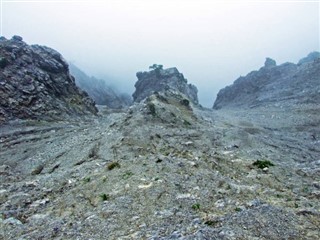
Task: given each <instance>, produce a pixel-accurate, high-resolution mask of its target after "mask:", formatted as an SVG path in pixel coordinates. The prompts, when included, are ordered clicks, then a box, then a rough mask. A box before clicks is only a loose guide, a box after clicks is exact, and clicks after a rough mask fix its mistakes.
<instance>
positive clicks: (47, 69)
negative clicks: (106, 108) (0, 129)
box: [0, 36, 97, 122]
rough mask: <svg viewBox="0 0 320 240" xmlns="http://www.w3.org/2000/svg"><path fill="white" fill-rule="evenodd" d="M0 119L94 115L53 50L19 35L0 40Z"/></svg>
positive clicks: (91, 104) (90, 102) (86, 99)
mask: <svg viewBox="0 0 320 240" xmlns="http://www.w3.org/2000/svg"><path fill="white" fill-rule="evenodd" d="M0 69H1V71H0V122H5V121H8V120H12V119H17V118H18V119H47V120H49V119H56V118H63V117H65V116H78V115H84V114H96V113H97V109H96V107H95V103H94V101H93V100H92V99H91V98H90V97H89V96H88V94H87V93H85V92H83V91H81V90H80V89H79V88H78V87H77V86H76V85H75V81H74V78H73V77H72V76H71V75H70V73H69V69H68V64H67V63H66V61H65V60H64V59H63V57H62V56H61V55H60V54H59V53H58V52H57V51H55V50H53V49H51V48H48V47H45V46H39V45H31V46H29V45H27V44H26V43H25V42H23V41H22V38H21V37H19V36H14V37H13V38H12V39H11V40H7V39H5V38H1V39H0Z"/></svg>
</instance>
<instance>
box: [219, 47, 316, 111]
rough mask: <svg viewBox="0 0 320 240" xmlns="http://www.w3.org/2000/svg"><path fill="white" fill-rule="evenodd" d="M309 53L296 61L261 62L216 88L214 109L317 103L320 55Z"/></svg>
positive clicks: (270, 60)
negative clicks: (257, 66)
mask: <svg viewBox="0 0 320 240" xmlns="http://www.w3.org/2000/svg"><path fill="white" fill-rule="evenodd" d="M315 56H316V54H314V53H313V54H312V55H310V54H309V56H308V57H307V58H303V59H302V60H300V62H299V63H298V64H293V63H284V64H282V65H279V66H277V65H276V63H275V61H274V60H272V59H270V58H267V60H266V62H265V66H264V67H262V68H260V70H259V71H253V72H251V73H249V74H248V75H247V76H245V77H240V78H238V79H237V80H236V81H235V82H234V83H233V84H232V85H231V86H227V87H226V88H224V89H222V90H220V91H219V93H218V95H217V99H216V101H215V103H214V106H213V108H214V109H220V108H236V107H257V106H271V105H273V106H277V105H293V104H304V103H315V104H319V103H320V58H318V57H315Z"/></svg>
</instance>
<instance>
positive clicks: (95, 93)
mask: <svg viewBox="0 0 320 240" xmlns="http://www.w3.org/2000/svg"><path fill="white" fill-rule="evenodd" d="M70 72H71V74H72V75H73V76H74V78H75V81H76V85H77V86H79V87H80V88H81V89H83V90H84V91H86V92H87V93H88V94H89V96H90V97H91V98H92V99H93V100H94V101H95V102H96V104H98V105H106V106H108V107H109V108H113V109H120V108H124V107H128V106H130V105H131V104H132V99H131V97H130V95H129V94H125V93H118V92H117V91H116V90H114V89H113V88H112V87H110V86H108V85H107V83H106V82H105V81H104V80H101V79H97V78H95V77H89V76H88V75H87V74H86V73H84V72H83V71H81V70H80V69H79V68H78V67H76V66H75V65H74V64H72V63H70Z"/></svg>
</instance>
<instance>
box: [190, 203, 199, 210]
mask: <svg viewBox="0 0 320 240" xmlns="http://www.w3.org/2000/svg"><path fill="white" fill-rule="evenodd" d="M192 209H193V210H199V209H200V204H199V203H195V204H193V205H192Z"/></svg>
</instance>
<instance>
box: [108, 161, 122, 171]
mask: <svg viewBox="0 0 320 240" xmlns="http://www.w3.org/2000/svg"><path fill="white" fill-rule="evenodd" d="M107 168H108V170H109V171H111V170H113V169H115V168H120V163H118V162H111V163H109V164H108V166H107Z"/></svg>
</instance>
